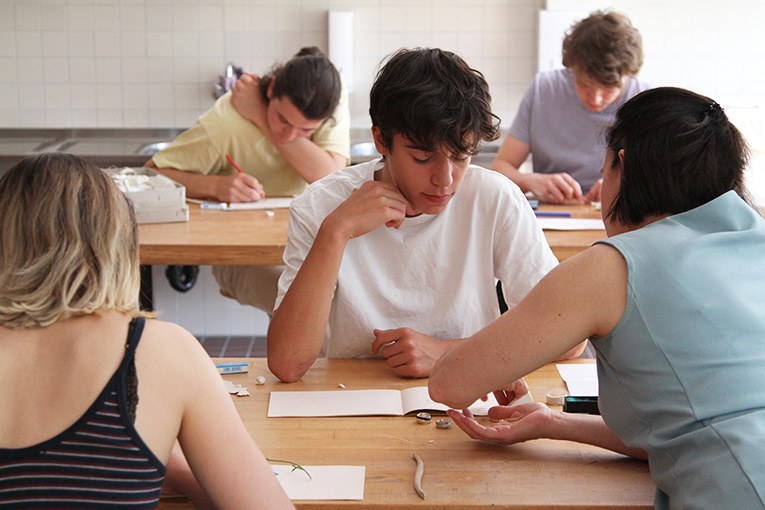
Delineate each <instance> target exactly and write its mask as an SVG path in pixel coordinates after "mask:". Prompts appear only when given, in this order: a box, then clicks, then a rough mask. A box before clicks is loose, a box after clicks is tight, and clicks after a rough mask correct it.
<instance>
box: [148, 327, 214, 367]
mask: <svg viewBox="0 0 765 510" xmlns="http://www.w3.org/2000/svg"><path fill="white" fill-rule="evenodd" d="M141 351H142V352H141ZM141 354H143V355H144V357H145V358H148V359H153V360H161V362H162V365H163V369H164V370H171V369H173V367H175V368H177V369H178V370H179V371H184V367H185V368H186V369H187V368H189V367H190V366H199V365H200V364H210V358H209V356H207V353H206V352H205V351H204V349H203V348H202V346H201V345H200V343H199V340H197V339H196V338H195V337H194V335H192V334H191V333H190V332H189V331H188V330H186V329H185V328H183V327H182V326H180V325H178V324H174V323H172V322H165V321H160V320H155V319H150V320H147V321H146V326H145V328H144V333H143V338H142V339H141V344H140V345H139V356H140V355H141Z"/></svg>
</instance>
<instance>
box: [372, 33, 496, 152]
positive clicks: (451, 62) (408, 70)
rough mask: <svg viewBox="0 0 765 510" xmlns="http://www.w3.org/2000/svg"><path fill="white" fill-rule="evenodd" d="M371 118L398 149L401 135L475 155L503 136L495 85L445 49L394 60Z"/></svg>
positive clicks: (379, 84)
mask: <svg viewBox="0 0 765 510" xmlns="http://www.w3.org/2000/svg"><path fill="white" fill-rule="evenodd" d="M369 116H370V117H371V119H372V125H373V126H377V127H378V128H379V129H380V133H381V135H382V138H383V142H384V143H385V145H386V146H387V147H388V148H391V147H392V140H393V135H394V134H396V133H398V134H401V135H403V136H405V137H406V138H408V139H409V140H411V141H412V142H414V143H416V144H417V145H419V146H421V147H425V148H430V149H435V148H438V147H444V148H447V149H448V150H450V151H451V152H453V153H454V154H474V153H475V152H476V150H477V149H478V146H479V145H480V143H481V142H483V141H491V140H496V139H497V138H498V137H499V117H497V116H496V115H494V114H493V113H492V111H491V95H490V94H489V85H488V83H486V80H485V79H484V77H483V75H482V74H481V73H480V72H478V71H476V70H475V69H471V68H470V67H469V66H468V65H467V63H465V61H464V60H462V58H460V57H459V56H457V55H455V54H454V53H452V52H449V51H444V50H440V49H435V48H433V49H430V48H415V49H402V50H399V51H398V52H396V53H394V54H393V55H391V56H389V57H388V59H387V61H386V62H385V64H384V65H383V67H382V68H381V69H380V70H379V71H378V73H377V76H376V77H375V82H374V85H373V86H372V90H371V92H370V95H369Z"/></svg>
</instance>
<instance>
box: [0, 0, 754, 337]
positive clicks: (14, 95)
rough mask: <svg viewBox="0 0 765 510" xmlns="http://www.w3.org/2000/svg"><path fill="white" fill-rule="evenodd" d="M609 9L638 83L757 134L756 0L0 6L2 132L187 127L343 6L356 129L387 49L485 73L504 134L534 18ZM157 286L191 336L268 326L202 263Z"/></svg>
mask: <svg viewBox="0 0 765 510" xmlns="http://www.w3.org/2000/svg"><path fill="white" fill-rule="evenodd" d="M609 6H611V7H613V8H614V9H615V10H617V11H621V12H624V13H625V14H627V15H628V16H630V18H631V19H632V21H633V22H634V24H635V26H637V27H638V28H639V29H640V31H641V33H642V35H643V41H644V45H645V65H644V67H643V71H642V72H641V75H642V77H643V78H645V79H646V80H648V81H649V82H651V83H652V84H654V85H676V86H682V87H687V88H691V89H694V90H696V91H698V92H701V93H705V94H707V95H710V96H712V97H714V98H715V99H717V100H718V101H719V102H721V103H722V104H723V105H724V106H726V107H729V108H730V107H733V108H736V109H737V110H738V111H742V112H746V115H747V116H750V115H753V116H754V117H756V119H755V120H754V121H752V125H753V126H755V127H756V126H759V127H760V134H762V131H761V128H762V125H763V122H762V121H761V120H757V118H759V119H761V118H762V111H763V109H765V100H763V97H764V96H765V65H762V64H763V63H765V35H763V32H762V29H761V25H762V22H763V20H765V3H762V2H761V1H760V0H614V1H612V2H601V1H596V0H547V1H545V0H355V1H351V0H0V127H10V128H14V127H53V128H60V127H66V128H68V127H86V128H93V127H162V128H166V127H172V128H184V127H187V126H190V125H191V124H192V123H193V122H194V121H195V120H196V118H197V117H198V116H199V114H200V113H202V112H204V111H205V110H206V109H208V108H209V107H210V106H211V105H212V103H213V96H212V89H213V83H214V82H215V81H216V79H217V77H218V75H220V74H222V73H223V72H224V70H225V67H226V64H227V63H228V62H234V63H236V64H238V65H241V66H243V67H244V68H245V69H247V70H249V71H253V72H259V73H263V72H266V71H267V70H268V69H269V68H270V67H271V65H272V64H273V63H274V62H277V61H283V60H286V59H287V58H289V57H290V56H291V55H292V54H294V53H295V52H296V51H297V50H298V49H299V48H300V47H301V46H306V45H317V46H319V47H321V48H323V49H324V50H325V51H326V50H327V13H328V11H330V10H340V11H352V12H353V13H354V29H353V45H354V61H353V69H354V83H353V85H354V89H353V90H354V92H353V93H352V94H351V115H352V124H353V126H354V127H356V128H359V129H364V128H368V125H369V119H368V116H367V110H368V100H367V95H368V92H369V88H370V87H371V83H372V80H373V78H374V73H375V70H376V69H377V65H378V64H379V62H380V60H381V59H382V58H383V57H384V56H385V55H387V54H389V53H391V52H392V51H394V50H396V49H398V48H399V47H402V46H407V47H413V46H440V47H443V48H445V49H449V50H452V51H455V52H456V53H458V54H460V55H461V56H463V57H464V58H465V60H467V61H468V63H470V64H471V65H472V66H473V67H475V68H476V69H479V70H481V71H482V72H483V73H484V74H485V76H486V78H487V80H488V82H489V84H490V86H491V88H492V95H493V98H494V109H495V112H496V113H497V114H498V115H499V116H500V117H501V118H502V121H503V122H502V125H503V128H507V127H508V126H509V124H510V122H511V121H512V119H513V116H514V115H515V110H516V108H517V105H518V103H519V102H520V99H521V96H522V94H523V92H524V91H525V89H526V87H527V86H528V84H529V83H530V81H531V78H532V76H533V74H534V73H535V71H536V66H537V18H538V14H537V13H538V12H539V11H540V10H541V9H545V8H548V9H578V10H582V9H584V10H585V11H591V10H594V9H597V8H606V7H609ZM742 128H743V126H742ZM750 132H751V130H750ZM762 144H763V143H762V136H760V138H759V141H758V146H759V150H761V151H763V152H764V153H765V147H762ZM763 159H765V158H763V157H760V158H759V160H760V161H762V160H763ZM763 173H765V169H762V170H760V174H759V176H762V175H763ZM760 178H761V179H762V177H760ZM762 180H763V181H765V179H762ZM764 201H765V200H764ZM154 282H155V288H154V298H155V306H156V307H157V308H158V309H160V310H163V314H162V318H164V319H166V320H171V321H175V322H178V323H180V324H182V325H184V326H185V327H187V328H188V329H189V330H191V331H192V332H193V333H195V334H197V335H210V334H217V335H252V334H258V335H264V334H265V331H266V328H267V324H268V317H267V316H266V315H265V314H264V313H262V312H258V311H256V310H254V309H253V308H250V307H243V306H240V305H238V304H237V303H236V302H235V301H233V300H230V299H225V298H223V297H221V296H220V295H219V293H218V288H217V285H216V284H215V281H214V279H213V278H212V276H211V274H210V270H209V267H203V268H202V271H201V273H200V276H199V281H198V283H197V285H196V286H195V288H193V289H192V290H191V291H189V292H188V293H186V294H180V293H178V292H176V291H175V290H173V289H172V288H171V287H170V286H169V285H168V284H167V280H166V279H165V277H164V267H155V268H154Z"/></svg>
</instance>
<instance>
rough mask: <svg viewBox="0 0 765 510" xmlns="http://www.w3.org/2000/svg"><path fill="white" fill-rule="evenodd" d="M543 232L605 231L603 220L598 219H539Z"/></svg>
mask: <svg viewBox="0 0 765 510" xmlns="http://www.w3.org/2000/svg"><path fill="white" fill-rule="evenodd" d="M537 221H538V222H539V226H540V227H542V230H605V229H606V226H605V225H604V224H603V220H601V219H596V218H537Z"/></svg>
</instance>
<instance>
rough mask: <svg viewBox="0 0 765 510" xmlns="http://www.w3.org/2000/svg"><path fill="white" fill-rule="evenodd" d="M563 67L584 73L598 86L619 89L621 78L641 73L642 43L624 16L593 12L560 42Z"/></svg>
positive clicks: (636, 31)
mask: <svg viewBox="0 0 765 510" xmlns="http://www.w3.org/2000/svg"><path fill="white" fill-rule="evenodd" d="M563 65H564V66H566V67H568V68H571V67H575V68H577V69H578V70H580V71H584V72H585V73H587V75H589V76H590V77H591V78H592V79H594V80H595V81H597V82H598V83H600V84H601V85H606V86H612V87H615V86H619V85H621V81H622V77H623V76H625V75H626V76H635V75H636V74H637V73H638V72H639V71H640V68H641V67H642V65H643V40H642V38H641V37H640V32H638V30H637V29H636V28H635V27H633V26H632V22H630V20H629V18H628V17H627V16H625V15H623V14H619V13H616V12H607V11H595V12H593V13H592V14H590V15H589V16H588V17H586V18H584V19H583V20H581V21H579V22H578V23H576V24H574V25H573V26H572V27H571V29H570V30H569V32H568V33H567V34H566V37H565V38H564V39H563Z"/></svg>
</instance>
